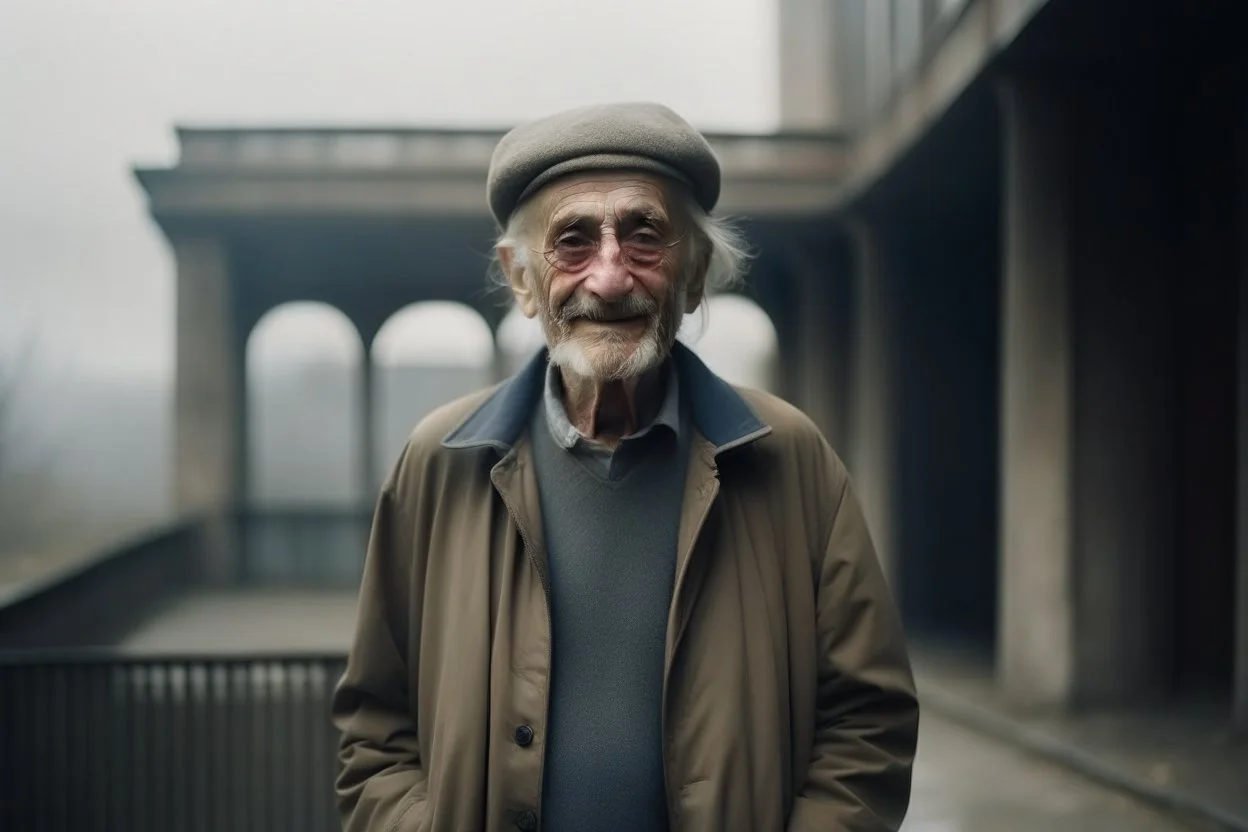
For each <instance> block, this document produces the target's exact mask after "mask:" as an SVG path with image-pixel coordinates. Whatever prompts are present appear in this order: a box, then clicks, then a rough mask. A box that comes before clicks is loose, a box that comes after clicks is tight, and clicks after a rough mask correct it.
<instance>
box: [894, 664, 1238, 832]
mask: <svg viewBox="0 0 1248 832" xmlns="http://www.w3.org/2000/svg"><path fill="white" fill-rule="evenodd" d="M911 657H912V659H913V662H914V666H915V675H916V677H917V679H918V685H919V694H920V697H921V698H922V700H923V703H924V713H925V715H927V716H932V715H939V716H940V717H941V718H943V719H947V720H950V721H953V722H956V723H957V724H959V725H961V726H963V727H964V728H966V729H969V730H972V731H974V732H977V733H979V734H980V735H981V736H984V737H992V738H994V739H995V740H997V741H999V742H1001V743H1004V744H1005V745H1007V746H1010V747H1014V748H1017V749H1020V750H1022V751H1026V752H1027V753H1029V754H1031V755H1032V757H1033V758H1043V759H1045V760H1047V761H1049V762H1050V763H1052V764H1056V765H1059V766H1061V767H1062V768H1064V769H1065V770H1067V771H1069V772H1072V773H1073V774H1075V775H1077V776H1079V777H1082V778H1083V779H1085V780H1087V781H1089V782H1098V783H1101V784H1103V785H1105V786H1108V787H1109V788H1111V789H1112V790H1113V791H1116V792H1118V793H1121V794H1129V795H1132V796H1133V797H1134V798H1136V799H1138V800H1140V801H1142V802H1146V803H1148V804H1150V805H1152V806H1155V807H1158V808H1160V809H1161V810H1164V811H1169V812H1175V813H1181V814H1183V815H1184V816H1186V817H1191V818H1195V819H1199V820H1200V822H1201V823H1202V824H1203V825H1202V826H1198V827H1197V828H1200V829H1212V830H1216V831H1217V832H1248V737H1238V738H1237V737H1235V736H1233V735H1232V733H1231V730H1230V717H1229V707H1228V705H1227V703H1225V702H1223V703H1220V704H1219V703H1217V702H1192V701H1187V702H1175V703H1172V704H1171V705H1169V706H1168V707H1154V708H1138V709H1133V710H1123V711H1107V710H1099V711H1093V712H1089V713H1074V714H1060V713H1033V712H1019V711H1016V710H1015V709H1012V708H1010V707H1009V706H1008V705H1007V704H1006V703H1005V702H1003V701H1002V700H1001V698H1000V696H999V695H998V694H997V691H996V688H995V685H994V683H993V679H992V673H991V667H990V665H989V663H988V662H987V661H985V660H984V659H983V658H982V657H980V656H976V655H974V654H973V653H970V652H967V651H962V650H958V649H952V648H949V647H936V646H932V645H923V646H919V647H913V648H912V650H911ZM1063 828H1064V827H1063Z"/></svg>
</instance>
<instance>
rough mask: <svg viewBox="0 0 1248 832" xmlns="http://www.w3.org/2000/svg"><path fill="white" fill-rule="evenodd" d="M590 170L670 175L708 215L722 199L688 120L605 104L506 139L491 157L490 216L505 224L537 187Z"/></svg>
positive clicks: (707, 150)
mask: <svg viewBox="0 0 1248 832" xmlns="http://www.w3.org/2000/svg"><path fill="white" fill-rule="evenodd" d="M589 170H641V171H647V172H650V173H657V174H661V175H664V176H668V177H671V178H673V179H676V180H677V181H680V182H683V183H685V185H687V186H688V187H689V190H690V192H691V193H692V194H693V197H694V199H696V200H697V201H698V204H699V205H701V206H702V207H703V208H704V209H705V210H707V211H708V212H709V211H710V210H712V209H713V208H714V207H715V203H716V202H717V201H718V200H719V160H718V159H716V158H715V153H714V151H712V150H711V146H710V144H708V143H707V141H706V139H705V138H704V137H703V136H702V134H701V133H699V132H698V131H697V130H695V129H693V127H692V126H691V125H690V124H689V122H687V121H685V120H684V119H683V118H681V117H680V116H678V115H677V114H676V113H674V112H673V111H672V110H670V109H668V108H667V107H664V106H663V105H661V104H648V103H628V104H603V105H597V106H592V107H578V108H576V109H575V110H566V111H564V112H562V113H556V114H555V115H552V116H547V117H546V118H543V119H538V120H537V121H532V122H529V123H527V124H522V125H520V126H519V127H516V128H515V129H514V130H512V131H511V132H509V133H508V134H507V135H505V136H503V138H502V139H500V140H499V142H498V146H497V147H495V148H494V156H493V158H492V159H490V172H489V177H488V180H487V185H486V192H487V196H488V198H489V203H490V211H491V213H493V214H494V219H496V220H497V221H498V224H499V226H500V227H501V226H505V225H506V224H507V220H508V219H509V218H510V217H511V214H512V212H513V211H515V210H516V207H517V206H519V205H520V203H522V202H524V200H526V199H528V198H529V197H530V196H532V195H533V194H534V193H536V192H537V191H538V190H539V189H540V188H541V187H542V186H544V185H546V184H547V183H549V182H551V181H552V180H554V179H555V178H557V177H560V176H564V175H566V174H569V173H580V172H583V171H589Z"/></svg>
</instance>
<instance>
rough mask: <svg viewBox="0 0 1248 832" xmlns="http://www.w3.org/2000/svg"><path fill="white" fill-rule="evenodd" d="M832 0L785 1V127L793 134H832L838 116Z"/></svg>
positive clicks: (782, 73)
mask: <svg viewBox="0 0 1248 832" xmlns="http://www.w3.org/2000/svg"><path fill="white" fill-rule="evenodd" d="M833 5H834V4H833V3H831V2H828V0H780V4H779V9H778V11H779V38H780V48H779V50H778V51H779V61H780V66H779V70H780V124H781V127H782V128H783V129H788V130H830V129H832V128H834V127H838V126H840V125H839V123H838V121H839V119H838V113H837V109H838V108H837V89H836V84H837V82H838V81H839V80H840V78H839V76H838V74H837V73H836V71H835V64H834V57H833V56H834V53H835V50H834V49H833V41H832V38H833V32H832V7H833Z"/></svg>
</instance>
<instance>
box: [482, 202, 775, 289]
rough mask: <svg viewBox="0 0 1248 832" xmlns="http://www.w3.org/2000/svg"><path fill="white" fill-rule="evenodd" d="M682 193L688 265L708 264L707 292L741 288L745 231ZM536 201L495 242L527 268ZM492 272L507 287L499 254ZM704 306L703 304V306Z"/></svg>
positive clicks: (522, 208)
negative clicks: (688, 233) (687, 228)
mask: <svg viewBox="0 0 1248 832" xmlns="http://www.w3.org/2000/svg"><path fill="white" fill-rule="evenodd" d="M679 194H680V197H681V198H682V201H683V203H684V206H685V210H686V211H687V212H688V215H689V219H690V221H691V222H692V224H693V233H692V235H691V240H690V242H691V245H689V247H688V249H687V252H686V253H687V255H688V258H689V259H688V260H687V261H686V266H685V268H687V269H693V268H697V265H698V264H699V263H702V262H705V263H706V264H707V265H706V281H705V284H704V285H705V289H706V293H707V294H714V293H716V292H727V291H731V290H734V289H739V288H741V285H742V284H743V283H744V282H745V268H746V265H747V264H748V263H749V260H750V256H751V254H750V249H749V244H748V243H747V242H746V239H745V235H744V234H743V233H741V230H740V229H739V228H737V226H736V225H735V224H734V223H733V221H732V220H730V219H728V218H725V217H720V216H716V215H714V214H711V213H708V212H707V211H706V210H705V209H703V208H702V206H701V205H699V204H698V203H697V201H696V200H694V199H693V197H692V195H690V194H689V193H688V191H686V190H685V189H684V188H680V189H679ZM536 204H537V200H534V199H530V200H528V201H527V202H526V203H524V204H523V205H521V206H520V207H519V208H517V209H516V210H515V212H514V213H512V215H511V219H510V220H508V222H507V227H506V228H505V229H503V233H502V234H501V235H500V236H499V237H498V240H497V241H496V242H495V244H494V245H495V250H497V249H499V248H507V249H510V250H511V251H512V259H513V261H514V263H515V265H516V266H518V267H520V268H522V269H524V270H525V271H526V272H527V271H529V270H530V269H531V268H532V266H533V262H532V258H531V256H530V255H531V253H532V252H531V250H530V248H529V247H528V245H527V242H528V241H529V240H531V239H532V231H533V229H532V228H531V227H530V226H531V224H532V221H533V219H534V217H533V209H534V206H535V205H536ZM490 276H491V278H492V279H493V280H494V282H495V283H497V284H498V285H499V288H502V289H506V288H508V287H509V286H510V284H509V283H508V280H507V276H506V275H505V274H503V270H502V268H501V264H500V263H499V262H498V255H497V254H495V255H494V261H493V263H492V264H491V269H490ZM529 276H531V275H529ZM682 277H687V275H684V276H682ZM685 282H686V281H682V283H685ZM705 308H706V307H705V306H703V309H704V310H705Z"/></svg>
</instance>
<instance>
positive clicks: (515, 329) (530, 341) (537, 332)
mask: <svg viewBox="0 0 1248 832" xmlns="http://www.w3.org/2000/svg"><path fill="white" fill-rule="evenodd" d="M545 345H546V336H545V335H544V334H543V333H542V325H541V323H539V322H538V320H537V318H526V317H525V316H524V313H523V312H521V311H520V308H519V307H517V306H513V307H512V308H511V311H510V312H508V313H507V314H506V315H504V316H503V320H502V321H501V322H500V323H499V325H498V360H499V364H500V370H501V372H502V373H503V375H505V376H510V375H514V374H515V373H517V372H519V371H520V368H521V367H523V366H524V365H525V364H526V363H527V362H528V360H529V359H530V358H532V357H533V355H534V353H536V352H537V351H538V350H539V349H541V348H542V347H543V346H545Z"/></svg>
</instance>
